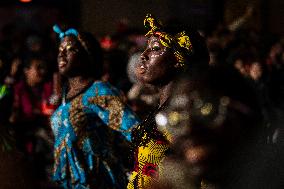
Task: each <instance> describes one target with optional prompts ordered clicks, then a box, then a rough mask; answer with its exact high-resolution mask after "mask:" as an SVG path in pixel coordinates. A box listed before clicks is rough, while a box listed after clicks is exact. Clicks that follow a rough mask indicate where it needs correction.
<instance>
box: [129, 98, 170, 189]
mask: <svg viewBox="0 0 284 189" xmlns="http://www.w3.org/2000/svg"><path fill="white" fill-rule="evenodd" d="M166 104H167V103H164V104H163V105H162V106H160V107H159V108H157V109H156V110H155V111H154V112H152V113H150V114H149V116H148V117H147V118H146V119H145V120H144V121H143V122H142V123H141V124H139V126H137V127H136V128H135V129H133V131H132V137H133V139H132V143H133V145H134V148H136V151H135V154H134V155H135V167H134V170H133V172H132V174H131V177H130V181H129V183H128V185H127V189H145V188H151V185H152V184H153V183H154V182H155V181H156V180H157V179H158V178H159V175H160V173H161V172H162V171H163V170H162V169H163V167H162V166H161V162H162V160H163V159H164V157H165V155H166V153H167V151H168V148H169V141H168V140H167V136H166V135H165V133H161V132H160V131H159V130H158V129H157V125H156V121H155V116H156V114H157V113H158V112H160V111H162V110H163V109H164V108H165V106H166Z"/></svg>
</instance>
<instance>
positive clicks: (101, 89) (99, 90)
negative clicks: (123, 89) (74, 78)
mask: <svg viewBox="0 0 284 189" xmlns="http://www.w3.org/2000/svg"><path fill="white" fill-rule="evenodd" d="M90 89H91V91H92V92H95V94H96V95H97V96H109V95H111V96H120V95H121V94H120V92H119V90H118V89H117V88H115V87H114V86H112V85H111V84H110V83H108V82H104V81H95V82H94V83H93V85H92V86H91V87H90Z"/></svg>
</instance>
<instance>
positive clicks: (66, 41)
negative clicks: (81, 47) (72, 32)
mask: <svg viewBox="0 0 284 189" xmlns="http://www.w3.org/2000/svg"><path fill="white" fill-rule="evenodd" d="M76 44H77V40H76V38H75V37H73V36H66V37H64V38H63V40H62V41H61V43H60V46H67V45H72V46H73V45H76Z"/></svg>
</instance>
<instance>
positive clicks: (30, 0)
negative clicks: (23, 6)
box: [20, 0, 32, 3]
mask: <svg viewBox="0 0 284 189" xmlns="http://www.w3.org/2000/svg"><path fill="white" fill-rule="evenodd" d="M20 2H21V3H30V2H32V0H20Z"/></svg>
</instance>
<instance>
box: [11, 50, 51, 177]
mask: <svg viewBox="0 0 284 189" xmlns="http://www.w3.org/2000/svg"><path fill="white" fill-rule="evenodd" d="M46 64H47V62H46V61H45V59H43V58H42V56H38V55H31V56H30V57H29V58H28V59H27V60H26V61H25V62H24V63H23V70H22V71H23V79H22V80H19V81H18V82H17V83H15V85H14V93H13V94H14V97H13V98H14V99H13V105H12V114H11V116H10V122H11V123H12V124H13V127H14V130H15V137H16V143H17V146H18V147H19V149H20V150H21V151H22V152H24V154H25V155H26V156H27V158H29V159H30V161H31V162H32V164H33V165H34V167H33V168H34V169H35V171H36V177H38V179H39V181H40V182H41V181H46V179H47V172H46V171H47V166H48V164H50V163H51V160H52V159H51V157H50V156H51V144H50V142H51V139H50V138H51V129H50V127H49V116H50V115H51V113H52V112H53V110H54V109H55V106H52V105H50V97H51V96H52V94H53V84H52V81H48V80H47V79H46V78H47V77H46V76H47V75H46V74H47V65H46Z"/></svg>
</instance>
